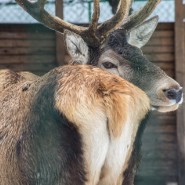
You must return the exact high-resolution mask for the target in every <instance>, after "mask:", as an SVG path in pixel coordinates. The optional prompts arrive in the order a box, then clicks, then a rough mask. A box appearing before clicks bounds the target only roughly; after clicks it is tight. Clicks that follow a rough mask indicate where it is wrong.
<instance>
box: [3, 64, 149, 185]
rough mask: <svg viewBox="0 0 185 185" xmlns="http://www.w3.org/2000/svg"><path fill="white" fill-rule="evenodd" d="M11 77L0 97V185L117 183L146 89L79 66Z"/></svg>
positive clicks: (145, 100) (143, 106) (144, 102)
mask: <svg viewBox="0 0 185 185" xmlns="http://www.w3.org/2000/svg"><path fill="white" fill-rule="evenodd" d="M15 78H17V80H16V83H14V84H13V83H12V84H11V85H9V86H7V87H6V88H5V89H4V90H3V91H2V92H1V96H0V166H1V169H0V182H1V185H31V184H35V185H36V184H37V185H97V184H101V185H102V184H106V185H108V184H110V185H112V184H117V185H119V184H121V182H122V180H123V176H122V175H121V174H122V173H123V172H124V171H125V170H126V169H127V166H128V161H129V159H130V156H131V153H132V145H133V142H134V137H135V135H136V133H137V130H138V127H139V124H140V122H141V120H142V119H143V118H144V117H145V115H146V114H147V112H148V111H149V108H150V103H149V99H148V97H147V95H146V94H145V93H144V92H143V91H142V90H140V89H139V88H138V87H136V86H134V85H132V84H131V83H129V82H127V81H126V80H124V79H122V78H120V77H118V76H117V75H114V74H110V73H108V72H106V71H104V70H101V69H99V68H95V67H91V66H84V65H76V66H75V65H67V66H65V67H59V68H56V69H53V70H52V71H50V72H49V73H47V74H46V75H44V76H42V77H39V78H36V79H35V80H33V79H32V81H26V80H23V79H22V77H21V74H16V75H15ZM25 83H26V84H28V83H29V86H27V88H26V89H25ZM113 149H114V152H115V153H116V155H117V157H116V158H115V157H112V155H114V153H113V151H112V150H113ZM107 162H108V163H107ZM109 165H110V166H109ZM113 171H114V173H112V172H113ZM102 177H104V180H103V181H102V180H101V178H102ZM105 179H106V181H105Z"/></svg>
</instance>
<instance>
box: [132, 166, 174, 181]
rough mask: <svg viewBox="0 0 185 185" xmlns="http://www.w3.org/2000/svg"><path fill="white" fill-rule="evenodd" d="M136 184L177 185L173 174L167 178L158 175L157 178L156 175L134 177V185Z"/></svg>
mask: <svg viewBox="0 0 185 185" xmlns="http://www.w3.org/2000/svg"><path fill="white" fill-rule="evenodd" d="M159 171H160V169H159ZM156 177H157V178H156ZM174 183H175V184H174ZM138 184H141V185H177V177H176V175H175V174H174V175H172V176H169V175H168V178H166V176H163V175H160V174H159V175H157V176H156V175H150V176H146V175H145V174H142V176H139V177H138V176H137V177H136V183H135V185H138Z"/></svg>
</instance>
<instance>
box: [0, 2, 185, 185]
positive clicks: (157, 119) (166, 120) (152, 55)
mask: <svg viewBox="0 0 185 185" xmlns="http://www.w3.org/2000/svg"><path fill="white" fill-rule="evenodd" d="M118 2H119V0H101V3H100V4H101V17H100V22H103V21H105V20H107V19H108V18H110V17H111V16H112V15H113V14H114V13H115V11H116V7H117V4H118ZM145 3H146V1H144V0H134V1H133V4H132V12H133V11H136V10H138V9H139V8H140V7H142V6H143V5H144V4H145ZM184 4H185V0H162V1H161V3H160V4H159V5H158V6H157V7H156V9H155V11H154V12H153V14H152V16H153V15H159V18H160V19H159V24H158V26H157V29H156V31H155V33H154V34H153V36H152V38H151V39H150V41H149V42H148V43H147V45H146V46H144V47H143V48H142V50H143V52H144V54H145V55H146V56H147V57H148V58H149V59H150V61H151V62H153V63H155V64H156V65H158V66H159V67H161V68H162V69H163V70H164V71H165V72H166V73H167V74H168V75H169V76H171V77H172V78H175V79H176V80H177V81H178V82H179V83H180V84H181V85H182V86H184V87H185V24H184V18H185V6H184ZM45 9H46V10H47V11H48V12H50V13H51V14H53V15H55V14H56V15H57V16H58V17H60V18H63V19H64V20H66V21H69V22H72V23H74V24H83V25H87V24H88V23H89V21H90V20H91V15H92V9H93V1H92V0H56V1H54V0H49V1H47V4H46V7H45ZM69 59H70V57H69V55H68V54H67V52H66V50H65V45H64V41H63V35H62V34H60V33H56V32H55V31H54V30H50V29H48V28H46V27H45V26H43V25H41V24H40V23H38V22H37V21H36V20H34V19H33V18H32V17H31V16H30V15H28V14H27V13H26V12H25V11H24V10H23V9H22V8H20V7H19V6H18V5H17V4H16V2H15V1H12V0H0V69H5V68H9V69H12V70H14V71H22V70H24V71H25V70H26V71H31V72H33V73H35V74H37V75H43V74H45V73H46V72H48V71H49V70H51V69H53V68H54V67H56V66H59V65H63V64H66V63H67V61H68V60H69ZM142 150H143V159H142V162H141V165H140V167H139V170H138V173H137V178H136V183H135V185H185V108H184V104H183V105H182V106H181V108H180V109H179V110H178V112H172V113H167V114H159V113H157V112H154V113H153V114H152V116H151V118H150V121H149V124H148V126H147V128H146V130H145V133H144V136H143V146H142ZM115 157H116V156H115Z"/></svg>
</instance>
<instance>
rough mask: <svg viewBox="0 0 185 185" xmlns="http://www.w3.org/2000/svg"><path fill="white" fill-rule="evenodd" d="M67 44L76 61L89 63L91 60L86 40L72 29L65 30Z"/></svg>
mask: <svg viewBox="0 0 185 185" xmlns="http://www.w3.org/2000/svg"><path fill="white" fill-rule="evenodd" d="M64 38H65V44H66V48H67V51H68V53H69V54H70V56H71V58H72V60H73V61H74V62H75V63H79V64H87V62H88V60H89V49H88V46H87V44H86V43H85V41H84V40H83V39H82V37H80V36H79V35H77V34H76V33H73V32H71V31H68V30H65V32H64Z"/></svg>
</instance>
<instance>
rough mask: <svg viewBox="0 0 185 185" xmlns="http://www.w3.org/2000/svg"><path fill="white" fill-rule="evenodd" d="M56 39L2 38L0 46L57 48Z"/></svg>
mask: <svg viewBox="0 0 185 185" xmlns="http://www.w3.org/2000/svg"><path fill="white" fill-rule="evenodd" d="M55 45H56V43H55V40H42V41H38V40H11V39H6V40H1V41H0V48H5V47H13V48H15V47H27V48H32V47H33V48H34V47H53V48H55Z"/></svg>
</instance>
